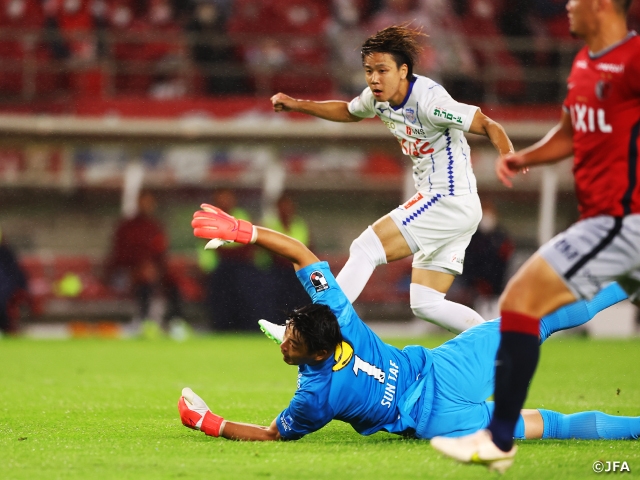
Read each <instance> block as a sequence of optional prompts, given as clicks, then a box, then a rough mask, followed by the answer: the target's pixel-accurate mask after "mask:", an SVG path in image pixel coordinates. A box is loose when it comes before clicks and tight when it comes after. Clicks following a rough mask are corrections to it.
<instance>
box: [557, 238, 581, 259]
mask: <svg viewBox="0 0 640 480" xmlns="http://www.w3.org/2000/svg"><path fill="white" fill-rule="evenodd" d="M553 247H554V248H555V249H556V250H558V251H559V252H560V253H561V254H562V256H563V257H565V258H566V259H567V260H573V259H574V258H576V257H577V256H578V255H580V252H579V251H578V249H577V248H575V247H574V246H573V245H571V244H570V243H569V242H568V241H567V240H566V239H564V238H561V239H560V240H558V241H557V242H556V243H554V244H553Z"/></svg>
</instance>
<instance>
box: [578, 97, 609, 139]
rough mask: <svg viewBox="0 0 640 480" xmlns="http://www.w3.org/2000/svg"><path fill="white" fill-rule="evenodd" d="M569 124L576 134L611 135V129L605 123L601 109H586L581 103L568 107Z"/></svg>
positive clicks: (603, 112)
mask: <svg viewBox="0 0 640 480" xmlns="http://www.w3.org/2000/svg"><path fill="white" fill-rule="evenodd" d="M569 111H570V113H571V124H572V125H573V129H574V130H575V131H576V132H585V133H586V132H595V131H600V132H602V133H611V132H612V131H613V127H612V126H611V125H610V124H608V123H607V119H606V118H605V111H604V109H603V108H593V107H588V106H587V105H584V104H582V103H576V104H575V105H571V106H570V107H569Z"/></svg>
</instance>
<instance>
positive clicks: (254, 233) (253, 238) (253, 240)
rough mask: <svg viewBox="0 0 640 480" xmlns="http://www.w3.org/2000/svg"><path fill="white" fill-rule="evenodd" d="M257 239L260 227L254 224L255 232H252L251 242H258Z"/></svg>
mask: <svg viewBox="0 0 640 480" xmlns="http://www.w3.org/2000/svg"><path fill="white" fill-rule="evenodd" d="M257 239H258V229H257V228H256V227H255V225H254V226H253V232H251V240H249V243H256V240H257Z"/></svg>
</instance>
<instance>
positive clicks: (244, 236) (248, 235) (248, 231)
mask: <svg viewBox="0 0 640 480" xmlns="http://www.w3.org/2000/svg"><path fill="white" fill-rule="evenodd" d="M254 231H255V228H253V225H251V222H247V221H246V220H238V236H237V237H236V242H238V243H244V244H247V243H251V240H252V239H253V235H254V233H253V232H254Z"/></svg>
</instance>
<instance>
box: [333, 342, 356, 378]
mask: <svg viewBox="0 0 640 480" xmlns="http://www.w3.org/2000/svg"><path fill="white" fill-rule="evenodd" d="M352 358H353V347H352V346H351V345H349V344H348V343H347V342H344V341H343V342H342V343H341V344H340V345H338V347H337V348H336V353H335V354H334V355H333V359H334V360H335V361H336V364H335V365H334V366H333V368H332V370H333V371H334V372H337V371H339V370H342V369H343V368H344V367H346V366H347V365H349V362H350V361H351V359H352Z"/></svg>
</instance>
